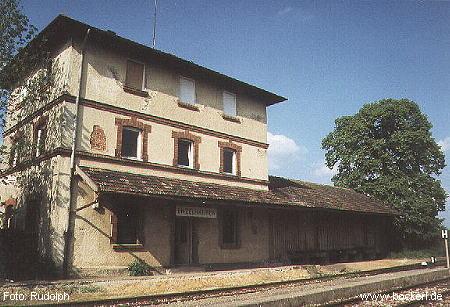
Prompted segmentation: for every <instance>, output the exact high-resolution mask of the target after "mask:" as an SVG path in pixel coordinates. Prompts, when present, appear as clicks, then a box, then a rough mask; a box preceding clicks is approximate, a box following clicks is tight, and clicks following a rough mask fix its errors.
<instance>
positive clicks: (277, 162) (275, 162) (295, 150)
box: [267, 132, 308, 170]
mask: <svg viewBox="0 0 450 307" xmlns="http://www.w3.org/2000/svg"><path fill="white" fill-rule="evenodd" d="M267 142H268V143H269V150H268V151H267V153H268V156H269V169H272V170H275V169H280V168H282V167H283V166H284V165H289V163H292V162H294V161H296V160H297V159H299V158H300V157H301V156H303V155H304V154H306V153H307V152H308V150H307V149H306V147H304V146H301V145H298V144H297V143H296V142H295V141H294V140H293V139H291V138H289V137H287V136H285V135H282V134H272V133H270V132H267Z"/></svg>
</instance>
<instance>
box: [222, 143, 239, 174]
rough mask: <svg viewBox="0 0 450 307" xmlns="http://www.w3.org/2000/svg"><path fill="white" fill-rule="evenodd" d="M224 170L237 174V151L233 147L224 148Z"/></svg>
mask: <svg viewBox="0 0 450 307" xmlns="http://www.w3.org/2000/svg"><path fill="white" fill-rule="evenodd" d="M223 172H224V173H227V174H232V175H236V152H235V151H234V150H233V149H229V148H224V150H223Z"/></svg>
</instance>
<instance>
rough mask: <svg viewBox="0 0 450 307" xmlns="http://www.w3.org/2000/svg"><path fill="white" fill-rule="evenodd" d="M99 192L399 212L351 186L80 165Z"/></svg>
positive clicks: (273, 178) (371, 211)
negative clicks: (192, 177)
mask: <svg viewBox="0 0 450 307" xmlns="http://www.w3.org/2000/svg"><path fill="white" fill-rule="evenodd" d="M81 170H82V171H83V172H85V173H86V175H87V176H89V178H90V179H91V180H92V181H93V182H94V183H95V184H96V185H97V186H98V188H99V191H100V192H107V193H120V194H135V195H149V196H163V197H164V196H166V197H177V198H189V199H198V200H204V201H225V202H240V203H248V204H255V205H272V206H295V207H305V208H317V209H319V208H320V209H332V210H344V211H358V212H367V213H379V214H396V211H395V210H393V209H391V208H390V207H389V206H387V205H385V204H383V203H381V202H380V201H378V200H376V199H374V198H370V197H367V196H365V195H363V194H360V193H357V192H355V191H353V190H350V189H344V188H336V187H332V186H326V185H319V184H313V183H306V182H302V181H296V180H290V179H286V178H281V177H270V184H269V188H270V189H269V191H259V190H253V189H247V188H239V187H233V186H228V185H221V184H213V183H203V182H194V181H188V180H179V179H172V178H165V177H157V176H150V175H140V174H132V173H126V172H118V171H111V170H105V169H98V168H87V167H81Z"/></svg>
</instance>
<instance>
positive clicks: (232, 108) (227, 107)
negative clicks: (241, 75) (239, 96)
mask: <svg viewBox="0 0 450 307" xmlns="http://www.w3.org/2000/svg"><path fill="white" fill-rule="evenodd" d="M223 112H224V113H225V114H226V115H229V116H236V115H237V113H236V95H234V94H232V93H229V92H223Z"/></svg>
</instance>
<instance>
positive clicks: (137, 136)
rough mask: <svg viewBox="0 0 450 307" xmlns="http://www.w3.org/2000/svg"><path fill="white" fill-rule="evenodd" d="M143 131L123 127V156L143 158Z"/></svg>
mask: <svg viewBox="0 0 450 307" xmlns="http://www.w3.org/2000/svg"><path fill="white" fill-rule="evenodd" d="M141 139H142V132H141V130H139V129H136V128H132V127H123V130H122V150H121V153H122V157H123V158H129V159H141V157H142V141H141Z"/></svg>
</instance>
